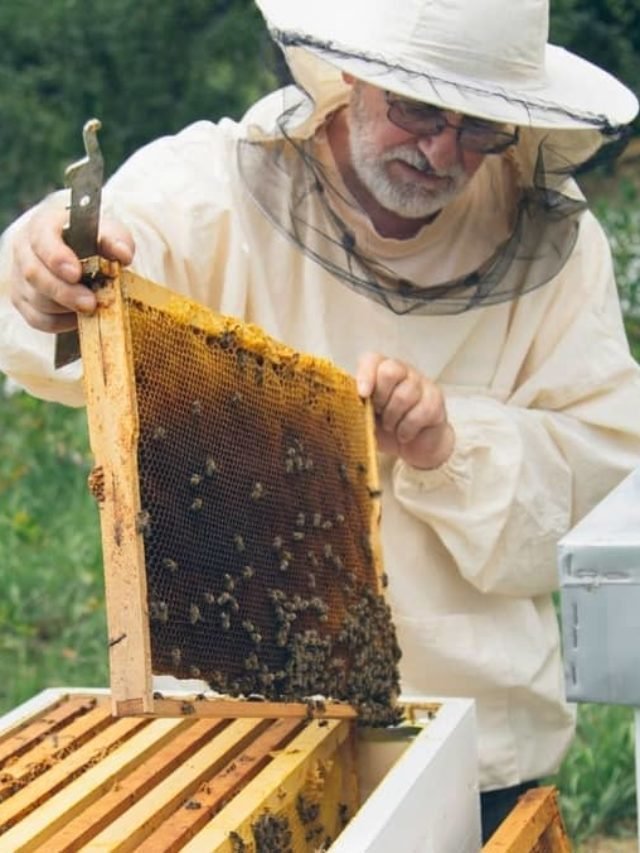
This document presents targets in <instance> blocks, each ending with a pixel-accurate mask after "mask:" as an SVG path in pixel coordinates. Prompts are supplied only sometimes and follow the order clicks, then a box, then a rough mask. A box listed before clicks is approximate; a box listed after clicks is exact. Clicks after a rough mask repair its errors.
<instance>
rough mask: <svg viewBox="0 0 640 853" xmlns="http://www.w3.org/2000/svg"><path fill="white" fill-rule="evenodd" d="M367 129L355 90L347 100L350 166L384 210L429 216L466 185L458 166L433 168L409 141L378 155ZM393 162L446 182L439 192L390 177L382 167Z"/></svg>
mask: <svg viewBox="0 0 640 853" xmlns="http://www.w3.org/2000/svg"><path fill="white" fill-rule="evenodd" d="M370 127H371V120H370V118H369V116H368V114H367V110H366V107H365V105H364V102H363V100H362V98H361V97H360V95H359V93H358V89H357V87H356V88H355V90H354V92H353V96H352V101H351V122H350V132H349V147H350V152H351V163H352V165H353V168H354V171H355V173H356V175H357V176H358V179H359V180H360V181H361V183H362V184H363V185H364V186H365V187H366V189H367V190H368V191H369V192H370V193H371V195H372V196H373V197H374V198H375V200H376V201H377V202H378V204H380V205H382V207H384V208H385V209H386V210H390V211H392V212H393V213H396V214H398V215H399V216H403V217H405V218H407V219H422V218H423V217H426V216H432V215H433V214H434V213H437V212H438V211H439V210H442V208H443V207H445V205H447V204H448V203H449V202H450V201H451V200H452V199H453V198H455V197H456V196H457V195H459V194H460V192H462V190H463V189H464V187H465V186H466V185H467V183H468V181H469V176H468V175H467V174H466V173H465V171H464V169H463V167H462V166H461V165H460V164H457V165H455V166H452V167H451V168H450V169H446V170H438V169H434V168H433V167H432V166H431V164H430V163H429V161H428V159H427V158H426V157H425V156H424V154H423V153H422V152H421V151H420V150H419V149H418V148H416V146H415V145H414V144H412V143H410V142H409V143H404V144H403V145H397V146H395V147H393V148H389V149H387V150H386V151H384V152H382V153H380V152H378V151H377V150H376V146H375V143H374V142H373V140H372V139H371V134H370ZM393 160H400V161H402V162H404V163H407V164H408V165H409V166H413V168H415V169H418V170H420V171H422V172H425V173H427V174H430V175H435V176H436V177H438V178H447V179H448V182H447V184H446V186H444V187H442V188H440V189H431V188H428V187H425V186H424V185H422V184H416V183H412V182H411V181H410V180H402V179H400V178H391V177H390V176H389V172H388V169H387V168H386V164H387V163H389V162H391V161H393Z"/></svg>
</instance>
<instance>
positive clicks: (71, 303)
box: [11, 197, 134, 332]
mask: <svg viewBox="0 0 640 853" xmlns="http://www.w3.org/2000/svg"><path fill="white" fill-rule="evenodd" d="M67 219H68V211H67V210H66V208H65V207H64V206H63V205H62V203H61V200H60V198H58V197H56V198H55V199H54V200H53V201H47V202H45V203H43V204H42V205H41V206H40V208H39V209H37V210H36V211H35V212H34V214H33V215H32V216H31V217H30V218H29V220H28V221H27V223H26V224H25V225H24V226H23V228H22V230H21V231H20V232H19V233H18V234H17V235H16V237H15V243H14V259H15V267H16V270H17V275H16V277H15V279H14V281H13V282H12V287H11V299H12V302H13V304H14V305H15V306H16V308H17V309H18V311H20V313H21V314H22V315H23V317H24V318H25V320H26V321H27V322H28V323H29V325H31V326H33V327H34V328H36V329H39V330H41V331H45V332H60V331H65V330H68V329H73V328H75V326H76V325H77V319H76V314H77V313H85V314H91V313H93V311H95V308H96V297H95V294H94V293H93V292H92V291H91V290H90V289H89V288H87V287H84V286H81V285H79V281H80V276H81V275H82V265H81V263H80V261H79V260H78V258H77V257H76V255H75V254H74V252H73V251H72V249H71V248H70V247H69V246H67V244H66V243H65V241H64V237H63V230H64V226H65V224H66V222H67ZM99 251H100V252H101V253H102V254H103V255H104V256H105V257H107V258H110V259H112V260H117V261H120V262H121V263H122V264H129V263H130V262H131V260H132V259H133V254H134V243H133V238H132V237H131V234H130V233H129V231H128V230H127V229H126V228H125V227H124V226H122V225H121V224H119V223H117V222H113V221H109V220H107V221H105V222H104V224H103V227H102V230H101V234H100V241H99Z"/></svg>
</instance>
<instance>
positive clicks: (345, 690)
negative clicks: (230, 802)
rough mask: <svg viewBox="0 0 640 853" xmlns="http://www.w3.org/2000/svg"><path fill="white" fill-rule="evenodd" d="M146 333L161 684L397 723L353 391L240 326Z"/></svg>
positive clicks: (153, 591) (139, 349)
mask: <svg viewBox="0 0 640 853" xmlns="http://www.w3.org/2000/svg"><path fill="white" fill-rule="evenodd" d="M149 324H152V326H153V331H152V332H151V331H150V326H149ZM131 328H132V339H133V344H134V347H133V348H134V353H135V359H134V360H135V374H136V389H137V398H138V412H139V418H140V440H139V447H138V467H139V476H140V495H141V510H140V512H139V514H138V518H137V530H138V533H139V535H140V536H141V537H142V540H143V543H144V551H145V562H146V574H147V590H148V608H149V626H150V636H151V651H152V663H153V671H154V672H156V673H170V674H173V675H175V676H177V677H179V678H199V679H203V680H205V681H206V682H208V683H209V685H210V686H211V687H212V689H214V690H216V691H218V692H220V693H224V694H228V695H231V696H244V697H257V698H262V697H263V698H265V699H273V700H283V701H296V700H297V701H300V700H303V701H304V700H305V699H306V698H307V697H311V696H317V695H321V696H323V697H326V698H327V699H331V700H332V701H344V702H348V703H350V704H354V705H355V706H356V707H357V708H358V710H359V712H360V717H361V719H362V720H363V721H364V722H367V723H371V724H376V725H386V724H390V723H394V722H397V720H398V716H399V713H398V711H397V709H396V707H395V704H394V703H395V698H396V696H397V694H398V690H399V678H398V670H397V663H398V659H399V657H400V651H399V649H398V645H397V642H396V638H395V631H394V627H393V623H392V620H391V614H390V611H389V608H388V607H387V605H386V603H385V601H384V598H383V595H382V593H381V591H380V589H379V587H380V580H379V578H378V577H377V575H376V571H377V567H376V564H375V560H374V555H373V550H372V547H371V529H370V527H371V519H372V512H371V508H372V501H373V500H374V499H375V498H376V497H377V494H375V493H372V491H371V489H370V487H369V484H368V480H367V474H368V467H367V465H366V464H365V460H366V459H367V458H368V456H367V452H368V451H367V447H368V445H367V436H366V430H365V426H364V419H363V417H362V403H361V401H359V399H358V398H357V395H356V393H355V389H353V388H352V387H351V386H350V385H349V383H347V382H345V383H344V385H341V384H340V382H337V383H334V384H332V383H331V382H330V381H325V380H323V378H322V376H321V375H320V374H319V373H318V371H314V370H313V369H311V370H309V371H307V372H306V373H304V372H301V371H300V370H299V369H298V363H297V360H296V359H295V358H294V359H291V360H290V361H286V360H283V359H282V358H280V357H278V354H277V352H276V351H274V352H275V355H274V357H273V358H272V357H270V354H269V352H268V351H265V350H264V347H263V348H262V349H261V350H260V349H259V350H258V351H252V350H251V349H250V348H249V347H248V346H246V345H245V344H246V342H245V343H243V342H242V339H241V335H240V333H239V332H236V331H234V329H233V328H231V327H230V328H228V329H225V330H224V331H222V332H220V333H219V334H211V333H205V332H203V331H202V330H201V329H197V328H193V327H191V326H189V325H185V324H178V323H171V322H169V321H168V320H167V318H166V317H165V315H164V314H162V312H158V313H156V314H155V315H154V311H152V310H149V309H146V310H145V311H141V312H139V316H138V314H137V313H136V312H133V314H132V323H131ZM160 342H161V343H160ZM265 849H268V848H265ZM279 849H280V848H279Z"/></svg>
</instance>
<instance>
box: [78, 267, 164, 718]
mask: <svg viewBox="0 0 640 853" xmlns="http://www.w3.org/2000/svg"><path fill="white" fill-rule="evenodd" d="M103 264H104V272H105V274H106V275H107V276H108V277H110V276H113V277H112V278H111V280H110V281H109V282H108V283H107V284H106V285H105V286H104V287H103V288H101V289H100V290H98V291H97V293H96V295H97V297H98V309H97V310H96V312H95V313H94V314H93V315H92V316H90V317H88V316H79V318H78V330H79V332H80V343H81V349H82V360H83V366H84V385H85V395H86V398H87V418H88V424H89V439H90V443H91V450H92V452H93V456H94V459H95V463H96V467H95V468H94V472H99V474H97V475H96V476H95V477H94V488H93V492H94V496H95V497H96V499H97V500H98V503H99V505H100V514H101V523H100V528H101V533H102V551H103V556H104V569H105V588H106V602H107V624H108V629H109V664H110V671H111V694H112V698H113V702H114V711H115V712H116V713H117V706H118V703H130V704H129V713H148V712H149V710H150V703H151V693H152V686H151V685H152V678H151V648H150V640H149V619H148V613H147V581H146V573H145V558H144V544H143V536H142V531H141V530H138V529H136V524H137V519H138V517H139V514H140V510H141V507H140V488H139V481H138V462H137V458H138V457H137V441H138V432H139V428H138V411H137V406H136V399H135V388H134V379H133V371H132V355H131V341H130V335H129V327H128V323H127V318H126V312H125V306H124V302H123V298H122V289H121V280H120V274H119V267H118V265H117V264H109V263H108V262H106V261H103Z"/></svg>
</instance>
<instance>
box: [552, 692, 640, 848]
mask: <svg viewBox="0 0 640 853" xmlns="http://www.w3.org/2000/svg"><path fill="white" fill-rule="evenodd" d="M634 766H635V765H634V723H633V710H632V709H631V708H619V707H612V706H610V705H581V706H580V707H579V709H578V727H577V731H576V737H575V740H574V742H573V745H572V747H571V750H570V751H569V754H568V755H567V757H566V759H565V761H564V763H563V765H562V767H561V769H560V772H559V773H558V775H557V776H556V777H554V778H553V779H552V780H550V781H551V782H552V783H553V784H555V785H557V786H558V788H559V789H560V807H561V810H562V817H563V820H564V822H565V826H566V828H567V832H568V833H569V836H570V837H571V839H572V840H573V841H574V842H577V841H583V840H584V839H586V838H590V837H592V836H594V835H596V834H598V835H600V834H609V833H612V834H616V835H619V834H629V835H632V834H633V833H634V831H635V829H634V820H633V816H634V814H635V807H636V787H635V773H634ZM603 849H604V848H603Z"/></svg>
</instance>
